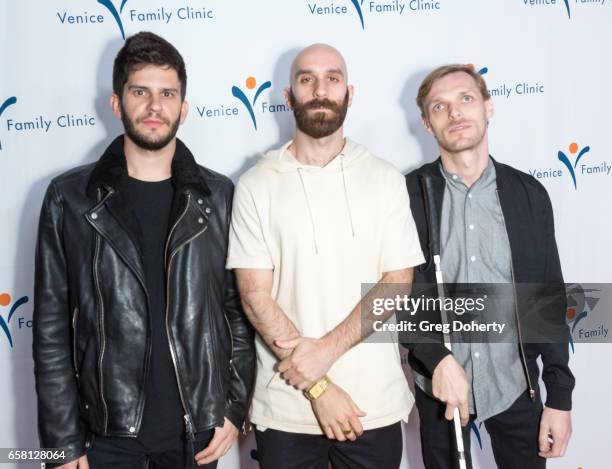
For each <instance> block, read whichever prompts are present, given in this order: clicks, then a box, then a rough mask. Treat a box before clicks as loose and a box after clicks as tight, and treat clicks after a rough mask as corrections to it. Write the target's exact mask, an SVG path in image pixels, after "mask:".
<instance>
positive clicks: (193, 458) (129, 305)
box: [33, 33, 254, 469]
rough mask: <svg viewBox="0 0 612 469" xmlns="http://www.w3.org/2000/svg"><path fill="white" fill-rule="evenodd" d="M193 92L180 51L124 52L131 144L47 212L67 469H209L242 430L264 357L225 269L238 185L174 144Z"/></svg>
mask: <svg viewBox="0 0 612 469" xmlns="http://www.w3.org/2000/svg"><path fill="white" fill-rule="evenodd" d="M185 91H186V72H185V64H184V62H183V59H182V57H181V55H180V54H179V52H178V51H177V50H176V49H175V48H174V47H173V46H172V45H171V44H170V43H168V42H167V41H165V40H164V39H162V38H161V37H159V36H156V35H154V34H152V33H139V34H136V35H135V36H132V37H131V38H128V39H127V41H126V42H125V45H124V46H123V48H122V49H121V50H120V51H119V53H118V54H117V57H116V59H115V63H114V68H113V95H112V97H111V100H110V103H111V108H112V110H113V113H114V114H115V116H116V117H117V118H119V119H121V120H122V122H123V125H124V128H125V134H124V135H122V136H120V137H117V138H116V139H115V140H114V141H113V142H112V143H111V144H110V146H109V147H108V148H107V150H106V151H105V153H104V154H103V155H102V157H101V158H100V159H99V160H98V161H97V162H96V163H93V164H90V165H86V166H82V167H79V168H75V169H73V170H71V171H68V172H67V173H65V174H62V175H60V176H58V177H56V178H55V179H53V181H51V183H50V185H49V188H48V190H47V193H46V195H45V198H44V202H43V206H42V211H41V217H40V223H39V232H38V244H37V252H36V278H35V305H34V344H33V347H34V362H35V375H36V391H37V394H38V418H39V433H40V441H41V446H42V447H45V448H60V449H62V450H64V451H65V455H66V459H65V462H66V463H65V464H64V466H61V467H63V468H77V467H78V468H89V467H91V468H109V467H112V468H114V469H121V468H136V467H143V466H144V465H145V464H146V463H147V461H148V464H149V467H151V468H168V469H176V468H180V467H193V466H195V464H196V463H197V464H200V465H203V467H211V468H212V467H216V461H217V460H218V458H220V457H221V456H222V455H223V454H225V453H226V452H227V451H228V450H229V448H230V446H231V445H232V443H233V441H234V440H235V439H236V437H237V434H238V429H239V428H240V427H241V426H242V425H243V420H244V418H245V415H246V411H247V401H248V398H249V394H250V391H251V386H252V381H253V375H254V349H253V336H252V331H251V329H250V327H249V325H248V322H247V321H246V319H245V317H244V315H243V311H242V309H241V305H240V300H239V297H238V292H237V290H236V288H235V284H234V279H233V276H232V273H231V272H230V271H227V270H226V269H225V260H226V253H227V239H228V227H229V218H230V213H231V204H232V194H233V185H232V183H231V181H230V180H229V179H228V178H226V177H224V176H222V175H220V174H217V173H215V172H213V171H211V170H209V169H206V168H203V167H201V166H198V165H197V163H196V161H195V159H194V157H193V155H192V154H191V152H190V151H189V149H188V148H187V147H186V146H185V145H184V144H183V143H182V142H181V141H180V140H178V139H177V138H176V132H177V130H178V126H179V125H180V124H181V123H182V122H183V121H184V119H185V117H186V115H187V111H188V105H187V102H186V101H185V99H184V98H185Z"/></svg>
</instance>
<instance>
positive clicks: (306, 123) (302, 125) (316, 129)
mask: <svg viewBox="0 0 612 469" xmlns="http://www.w3.org/2000/svg"><path fill="white" fill-rule="evenodd" d="M348 101H349V92H348V89H347V90H346V94H345V95H344V99H343V100H342V102H340V103H338V102H336V101H331V100H330V99H327V98H323V99H318V98H315V99H313V100H311V101H308V102H307V103H300V102H298V101H297V99H295V95H294V94H293V90H292V89H289V104H291V108H292V109H293V116H294V117H295V124H296V125H297V128H298V129H300V130H301V131H302V132H304V133H305V134H306V135H309V136H310V137H312V138H323V137H329V136H330V135H331V134H333V133H334V132H335V131H336V130H338V129H339V128H340V127H342V124H344V119H345V118H346V112H347V110H348ZM321 107H324V108H327V109H329V110H331V111H332V114H331V115H329V116H328V114H327V113H326V112H323V111H322V112H309V111H310V110H311V109H318V108H321Z"/></svg>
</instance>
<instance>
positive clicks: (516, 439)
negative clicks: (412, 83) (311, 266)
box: [406, 64, 574, 469]
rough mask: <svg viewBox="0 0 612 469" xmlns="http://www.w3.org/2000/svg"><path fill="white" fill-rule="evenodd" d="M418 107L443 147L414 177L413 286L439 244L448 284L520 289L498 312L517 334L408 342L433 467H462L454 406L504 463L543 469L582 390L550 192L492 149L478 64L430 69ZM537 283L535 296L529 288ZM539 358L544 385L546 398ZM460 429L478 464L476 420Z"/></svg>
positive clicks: (427, 273) (429, 271) (422, 278)
mask: <svg viewBox="0 0 612 469" xmlns="http://www.w3.org/2000/svg"><path fill="white" fill-rule="evenodd" d="M417 104H418V106H419V108H420V110H421V113H422V118H423V123H424V125H425V128H426V129H427V131H428V132H429V133H430V134H432V135H433V136H434V138H435V139H436V141H437V143H438V147H439V150H440V155H441V156H440V158H439V159H438V160H437V161H435V162H433V163H429V164H425V165H423V166H422V167H420V168H418V169H416V170H415V171H413V172H411V173H410V174H408V175H407V176H406V184H407V187H408V191H409V194H410V204H411V209H412V213H413V216H414V220H415V223H416V225H417V229H418V232H419V238H420V241H421V246H422V247H423V250H424V253H425V257H426V259H428V261H427V262H426V263H425V264H424V265H422V266H420V267H419V268H418V269H415V277H414V281H415V284H419V283H430V284H435V283H436V272H435V268H434V263H433V262H432V254H433V253H432V246H433V245H436V244H438V243H439V246H440V247H439V249H440V251H441V267H442V269H441V270H442V272H443V274H444V277H445V278H444V280H445V282H449V283H461V284H470V285H472V284H474V283H479V284H486V285H488V288H490V287H491V286H492V285H496V286H498V287H499V286H509V287H511V289H512V290H513V291H514V296H513V297H512V295H508V296H507V299H508V298H509V301H505V302H503V303H501V304H500V307H499V308H494V310H492V311H491V312H493V313H494V314H495V315H496V316H497V317H501V318H503V319H504V322H505V324H507V325H509V326H511V328H512V334H513V335H512V336H510V340H508V339H507V340H506V341H505V342H504V343H501V342H498V343H490V342H488V343H476V342H479V341H470V340H469V339H468V340H467V341H465V342H461V343H455V344H453V352H452V354H451V352H450V351H449V350H447V349H446V347H445V346H444V344H443V343H442V334H438V338H437V340H436V339H435V337H434V336H432V335H429V336H428V337H425V338H424V339H425V340H414V341H412V342H409V341H406V342H409V343H407V345H408V347H409V349H410V352H411V353H410V358H409V361H410V364H411V366H412V369H413V372H414V376H415V381H416V393H415V394H416V403H417V407H418V409H419V416H420V421H421V426H420V430H421V443H422V445H421V446H422V450H423V459H424V462H425V466H426V467H427V468H428V469H429V468H437V469H442V468H453V467H458V466H457V453H456V451H457V448H456V446H455V443H454V441H455V438H454V433H453V430H452V425H451V424H450V423H449V422H448V421H447V420H452V419H453V414H454V412H455V409H458V410H459V412H460V416H461V420H462V424H463V425H466V424H467V422H468V421H469V420H470V419H473V418H474V417H477V418H478V419H479V420H480V421H483V422H484V424H485V426H486V428H487V430H488V432H489V435H490V437H491V443H492V449H493V454H494V457H495V461H496V463H497V465H498V466H499V467H501V468H504V469H508V468H510V469H514V468H520V469H536V468H543V467H545V465H546V459H547V458H551V457H559V456H563V454H564V453H565V450H566V447H567V444H568V441H569V438H570V434H571V417H570V410H571V395H572V389H573V387H574V377H573V375H572V373H571V371H570V369H569V367H568V360H569V355H568V344H567V337H568V336H569V330H568V328H567V325H566V323H565V307H566V306H565V296H564V288H563V276H562V273H561V265H560V262H559V255H558V252H557V246H556V242H555V234H554V223H553V212H552V206H551V202H550V199H549V197H548V194H547V193H546V190H545V189H544V187H543V186H542V185H541V184H540V183H539V182H538V181H537V180H536V179H534V178H533V177H531V176H529V175H527V174H525V173H522V172H520V171H518V170H516V169H514V168H512V167H510V166H508V165H505V164H501V163H499V162H497V161H495V160H494V159H493V158H491V156H490V155H489V146H488V124H489V119H490V118H491V116H492V115H493V104H492V102H491V98H490V95H489V92H488V90H487V87H486V83H485V82H484V80H483V78H482V77H481V76H480V75H479V74H478V73H477V72H475V71H474V69H473V67H471V66H467V65H461V64H458V65H447V66H443V67H439V68H437V69H436V70H434V71H432V72H431V73H430V74H429V75H428V76H427V77H426V78H425V79H424V80H423V82H422V84H421V86H420V88H419V93H418V97H417ZM426 188H429V190H427V189H426ZM434 214H435V215H434ZM432 217H433V218H435V220H433V221H432V219H431V218H432ZM432 222H433V223H435V229H434V228H433V227H434V225H432ZM434 233H436V234H437V235H436V234H434ZM432 237H435V238H437V239H432ZM530 289H531V290H530ZM542 289H544V290H542ZM505 291H507V290H505ZM534 291H535V292H537V293H536V295H533V294H531V296H530V295H527V293H529V292H534ZM541 292H544V293H545V294H544V295H540V294H539V293H541ZM543 297H546V298H547V300H550V301H549V302H548V304H546V305H544V306H542V307H539V306H541V305H542V303H543V302H541V303H540V304H539V306H537V307H534V305H533V300H534V298H537V299H538V300H541V299H542V298H543ZM527 312H529V313H534V314H533V315H532V316H528V314H527ZM449 314H451V316H449V317H450V318H451V319H455V318H456V317H455V316H452V314H453V313H452V312H451V313H449ZM437 316H438V317H439V316H440V314H439V313H438V314H437ZM519 316H520V317H519ZM534 316H535V317H536V320H537V325H538V326H543V327H542V329H541V330H543V331H545V333H544V335H545V337H543V338H542V337H539V338H537V340H535V339H534V338H533V337H534V335H533V333H534V332H537V331H534V330H533V329H537V328H534V327H532V326H533V324H534V323H533V322H532V323H526V322H523V323H521V321H522V320H523V319H524V318H526V317H527V318H528V319H530V320H532V321H533V320H534ZM476 317H477V319H478V320H479V321H481V322H485V321H486V320H487V319H488V318H489V319H490V317H491V316H490V314H488V312H485V313H483V314H480V315H477V316H476ZM449 322H450V321H449ZM530 326H531V329H530ZM521 327H522V329H521ZM509 329H510V328H509ZM552 332H557V334H553V333H552ZM525 334H527V335H528V336H529V337H528V338H525ZM422 339H423V338H422ZM538 358H541V360H542V364H543V369H542V379H543V381H544V384H545V386H546V392H547V395H546V403H545V406H544V407H542V402H541V398H540V392H539V388H538V380H539V377H540V370H539V368H538V364H537V359H538ZM463 434H464V435H463V436H464V443H465V445H466V453H467V456H468V457H467V459H468V467H471V461H470V460H469V443H470V437H469V427H468V426H464V431H463Z"/></svg>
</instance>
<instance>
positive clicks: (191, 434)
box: [164, 193, 207, 441]
mask: <svg viewBox="0 0 612 469" xmlns="http://www.w3.org/2000/svg"><path fill="white" fill-rule="evenodd" d="M190 200H191V194H190V193H187V203H186V204H185V209H184V210H183V212H182V213H181V215H180V216H179V218H178V219H177V220H176V222H175V223H174V225H172V228H171V229H170V233H169V234H168V238H167V240H166V248H165V253H164V261H165V264H166V335H167V336H168V345H169V347H170V355H171V356H172V363H173V365H174V373H175V375H176V382H177V385H178V390H179V397H180V398H181V404H182V406H183V411H184V412H185V414H184V415H183V420H184V421H185V430H186V432H187V437H188V438H189V439H190V440H191V441H194V440H195V429H194V427H193V419H192V418H191V414H190V413H189V409H188V408H187V403H186V401H185V395H184V392H183V386H182V382H181V376H180V373H179V369H178V363H177V358H176V349H175V348H174V343H173V340H172V336H171V334H170V324H169V323H168V318H169V313H170V272H171V270H172V259H174V255H175V254H176V253H177V252H178V250H179V249H181V248H182V247H183V246H185V245H186V244H187V243H189V242H191V241H192V240H193V239H195V238H196V237H198V236H199V235H201V234H202V233H203V232H204V231H206V229H207V226H205V227H204V229H203V230H201V231H199V232H198V233H196V234H195V235H194V236H192V237H191V238H189V239H187V240H186V241H184V242H183V243H182V244H181V245H180V246H178V247H177V248H176V249H175V250H174V251H173V252H172V254H171V256H170V258H169V259H168V246H169V244H170V239H171V238H172V233H173V232H174V229H175V228H176V226H177V225H178V224H179V222H180V221H181V220H182V219H183V217H184V216H185V214H186V213H187V210H188V209H189V202H190Z"/></svg>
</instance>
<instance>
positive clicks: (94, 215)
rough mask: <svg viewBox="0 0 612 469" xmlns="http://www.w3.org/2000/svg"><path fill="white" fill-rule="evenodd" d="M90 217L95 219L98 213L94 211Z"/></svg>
mask: <svg viewBox="0 0 612 469" xmlns="http://www.w3.org/2000/svg"><path fill="white" fill-rule="evenodd" d="M91 219H92V220H97V219H98V214H97V213H96V212H94V213H92V214H91Z"/></svg>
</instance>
